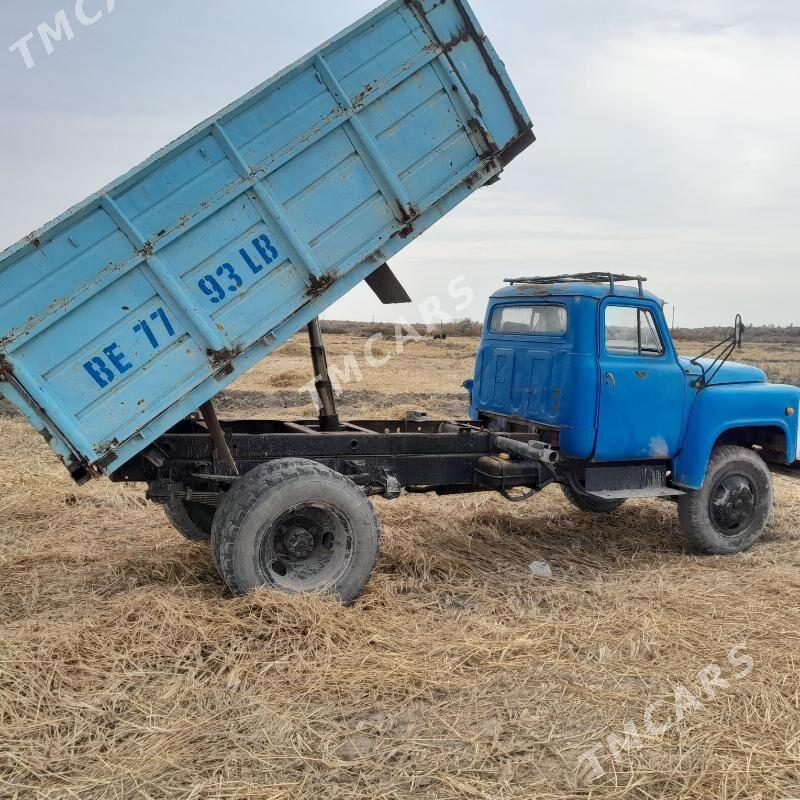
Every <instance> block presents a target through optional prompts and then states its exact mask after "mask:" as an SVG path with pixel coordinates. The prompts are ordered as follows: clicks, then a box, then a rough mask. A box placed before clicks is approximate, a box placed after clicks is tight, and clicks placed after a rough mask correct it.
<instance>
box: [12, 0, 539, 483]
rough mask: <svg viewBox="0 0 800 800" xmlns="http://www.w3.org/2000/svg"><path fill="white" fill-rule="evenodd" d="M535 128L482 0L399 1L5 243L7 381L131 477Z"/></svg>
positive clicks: (75, 440)
mask: <svg viewBox="0 0 800 800" xmlns="http://www.w3.org/2000/svg"><path fill="white" fill-rule="evenodd" d="M456 34H458V35H457V36H456ZM530 127H531V123H530V119H529V118H528V116H527V113H526V112H525V109H524V108H523V107H522V104H521V103H520V102H519V98H518V97H517V96H516V93H515V92H514V91H513V87H511V85H510V82H509V81H508V78H507V76H506V74H505V70H504V68H503V66H502V63H501V62H500V61H499V59H497V56H496V55H495V53H494V51H493V50H492V49H491V46H490V45H489V43H488V41H487V40H486V39H485V36H484V35H483V33H482V31H481V30H480V28H479V27H478V26H477V22H476V21H475V19H474V16H473V15H472V12H471V10H470V9H469V8H468V6H467V5H466V3H465V2H463V0H445V2H426V3H418V2H416V0H409V2H404V1H403V0H392V2H389V3H386V4H385V5H384V6H382V7H381V8H379V9H377V10H376V11H375V12H373V13H372V14H370V15H369V16H368V17H366V18H365V19H363V20H362V21H361V22H360V23H357V24H356V25H354V26H352V27H350V28H348V29H347V30H345V31H344V32H343V33H341V34H340V35H339V36H337V37H336V38H334V39H333V40H331V41H330V42H328V43H327V44H325V45H323V46H322V47H321V48H320V49H318V50H317V51H315V52H313V53H311V54H310V55H309V56H307V57H306V58H304V59H302V60H300V61H298V62H297V63H295V64H294V65H292V66H291V67H289V68H288V69H287V70H285V71H284V72H282V73H281V74H279V75H278V76H276V77H275V78H273V79H272V80H270V81H268V82H267V83H265V84H263V85H262V86H260V87H258V88H257V89H255V90H254V91H253V92H251V93H250V94H248V95H246V96H245V97H243V98H242V99H240V100H239V101H237V102H235V103H234V104H232V105H231V106H229V107H228V108H226V109H224V110H223V111H222V112H220V113H219V114H218V115H216V116H215V117H213V118H212V119H210V120H208V121H206V122H205V123H203V124H201V125H199V126H198V127H197V128H195V129H194V130H193V131H190V132H189V133H188V134H187V135H186V136H184V137H182V138H181V139H179V140H178V141H176V142H175V143H173V144H172V145H170V146H169V147H167V148H165V149H164V150H163V151H161V152H160V153H158V154H157V155H155V156H154V157H153V158H151V159H150V160H148V161H147V162H145V163H144V164H143V165H141V166H140V167H138V168H136V169H134V170H133V171H131V172H130V173H129V174H128V175H126V176H125V177H123V178H121V179H120V180H118V181H116V182H115V183H113V184H111V185H110V186H108V187H106V188H105V189H103V190H102V191H101V192H99V193H98V194H97V195H95V196H93V197H91V198H89V199H88V200H86V201H85V202H84V203H81V204H80V205H78V206H76V207H75V208H74V209H72V210H71V211H69V212H67V213H66V214H65V215H63V216H62V217H60V218H59V219H57V220H55V221H54V222H52V223H51V224H50V225H48V226H46V227H45V228H43V229H42V230H41V231H38V232H37V233H35V234H31V235H30V236H29V237H27V238H26V240H24V241H22V242H20V243H18V244H17V245H15V246H14V247H12V248H10V249H9V250H7V251H6V252H5V253H3V254H2V255H0V281H2V284H3V286H4V291H3V292H2V294H0V390H2V391H3V393H4V394H5V395H6V396H7V397H8V398H9V399H10V400H11V401H12V402H14V403H16V404H18V405H25V406H26V407H25V408H23V411H25V413H27V414H28V415H29V416H32V418H33V419H35V420H36V421H37V427H39V428H40V429H42V430H47V431H49V435H50V436H52V437H53V439H54V441H58V442H59V443H60V445H59V448H55V446H54V449H58V450H59V454H60V455H61V456H62V458H64V460H65V461H66V462H67V464H68V466H69V467H70V468H71V469H73V470H74V471H76V472H77V471H78V470H82V471H85V470H86V468H87V467H91V468H92V470H93V471H95V472H102V471H106V472H110V471H113V470H114V469H116V468H117V467H118V466H120V465H121V464H122V463H124V461H125V460H126V459H127V458H129V457H130V456H132V455H134V454H135V453H136V452H139V451H140V450H142V449H143V448H144V447H145V446H146V445H147V444H148V443H150V442H152V441H153V440H154V439H155V438H156V437H157V436H158V435H160V434H161V433H163V431H164V430H166V427H165V426H166V425H168V424H169V421H170V420H175V419H181V418H182V417H185V416H186V415H188V414H189V413H191V412H192V411H193V410H195V409H196V408H197V407H198V405H200V404H201V403H203V402H205V401H206V400H208V399H210V398H212V397H213V396H214V395H215V394H217V393H218V392H219V391H220V390H221V389H222V388H224V386H225V385H227V384H228V383H230V381H232V380H233V379H235V377H237V376H238V375H239V374H241V372H242V371H243V370H244V369H246V368H247V367H248V366H250V365H251V364H252V363H254V361H255V360H257V359H258V358H261V357H263V356H264V355H265V354H267V353H268V352H271V350H273V349H275V347H277V346H279V345H280V344H281V343H283V342H285V341H286V340H287V339H288V338H289V337H290V336H291V335H292V334H293V333H295V332H296V331H297V330H299V329H300V328H301V327H302V325H303V324H305V323H306V322H307V321H308V320H309V319H311V318H313V316H315V315H316V314H318V313H320V312H321V311H323V310H324V309H325V308H326V307H328V306H329V305H330V304H331V303H333V302H335V301H336V300H337V299H339V298H340V297H341V296H342V295H344V294H345V293H346V292H347V291H349V290H350V289H351V288H352V287H353V286H354V285H356V284H357V283H358V282H360V281H361V280H363V279H364V278H365V277H367V276H368V275H369V274H370V273H371V272H372V271H374V270H375V269H376V268H377V267H379V266H380V265H381V264H382V263H384V261H386V260H387V259H388V258H390V257H391V256H393V255H394V254H396V253H397V252H398V251H399V250H401V249H402V248H403V247H404V246H405V245H406V244H408V243H409V242H410V241H411V240H413V239H414V238H415V237H416V236H418V235H420V234H421V233H422V232H423V231H424V230H426V229H427V228H428V227H429V226H430V225H432V224H433V223H434V222H436V221H437V220H438V219H439V218H441V216H443V215H444V214H445V213H447V212H448V211H449V210H450V209H452V208H453V207H454V206H455V205H456V204H457V203H458V202H460V201H461V200H463V199H464V198H466V197H467V196H468V195H469V194H470V193H472V192H473V191H475V190H476V189H477V188H479V187H480V186H482V185H484V184H485V183H487V182H489V181H491V180H493V179H494V178H495V177H496V176H497V175H498V174H499V173H500V172H501V171H502V168H503V164H504V163H506V162H507V161H508V160H509V159H510V157H513V155H514V154H516V152H517V151H518V150H520V149H521V148H524V147H525V146H527V145H528V144H530V143H531V142H532V140H533V137H532V134H531V132H530ZM3 375H5V376H6V377H7V378H10V377H12V376H13V380H14V382H15V383H16V384H18V385H19V387H21V388H22V389H23V392H22V393H20V392H19V391H15V390H13V391H12V389H11V388H7V389H6V388H3V387H4V383H3V382H2V376H3ZM8 386H9V387H10V384H9V385H8ZM26 398H27V399H26ZM65 449H66V451H67V454H66V455H65V453H64V452H63V451H64V450H65Z"/></svg>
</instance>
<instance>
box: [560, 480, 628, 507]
mask: <svg viewBox="0 0 800 800" xmlns="http://www.w3.org/2000/svg"><path fill="white" fill-rule="evenodd" d="M561 491H562V492H564V497H566V498H567V500H569V501H570V503H572V505H574V506H575V508H579V509H580V510H581V511H587V512H588V513H590V514H610V513H612V512H613V511H616V510H617V509H618V508H619V507H620V506H621V505H622V504H623V503H624V502H625V501H624V500H604V499H603V498H602V497H594V496H593V495H591V494H587V493H586V492H579V491H578V490H577V489H575V487H574V486H572V485H571V484H566V483H562V484H561Z"/></svg>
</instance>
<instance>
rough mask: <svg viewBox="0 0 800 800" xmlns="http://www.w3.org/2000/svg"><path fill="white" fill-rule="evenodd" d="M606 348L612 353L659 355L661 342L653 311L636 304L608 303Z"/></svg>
mask: <svg viewBox="0 0 800 800" xmlns="http://www.w3.org/2000/svg"><path fill="white" fill-rule="evenodd" d="M605 333H606V351H607V352H609V353H611V354H612V355H641V356H660V355H663V354H664V343H663V342H662V341H661V336H660V334H659V332H658V327H657V326H656V321H655V318H654V317H653V312H652V311H649V310H648V309H646V308H637V307H635V306H607V307H606V317H605Z"/></svg>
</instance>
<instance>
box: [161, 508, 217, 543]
mask: <svg viewBox="0 0 800 800" xmlns="http://www.w3.org/2000/svg"><path fill="white" fill-rule="evenodd" d="M215 510H216V509H214V508H213V507H212V506H204V505H202V504H201V503H187V502H186V501H185V500H184V499H183V498H181V497H173V498H172V499H171V500H170V501H169V502H168V503H167V504H166V505H165V506H164V513H165V514H166V516H167V519H168V520H169V521H170V524H171V525H172V527H173V528H175V530H176V531H178V533H179V534H180V535H181V536H183V537H184V538H185V539H189V540H190V541H192V542H207V541H208V540H209V539H210V538H211V526H212V524H213V522H214V513H215Z"/></svg>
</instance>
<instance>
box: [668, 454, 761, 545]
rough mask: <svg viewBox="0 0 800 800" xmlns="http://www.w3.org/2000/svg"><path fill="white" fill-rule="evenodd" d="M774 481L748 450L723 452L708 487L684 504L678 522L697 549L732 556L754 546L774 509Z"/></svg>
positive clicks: (714, 461) (711, 465)
mask: <svg viewBox="0 0 800 800" xmlns="http://www.w3.org/2000/svg"><path fill="white" fill-rule="evenodd" d="M772 499H773V490H772V476H771V475H770V472H769V469H768V468H767V465H766V464H765V463H764V462H763V461H762V459H761V458H760V457H759V456H758V455H757V454H756V453H754V452H753V451H752V450H748V449H747V448H745V447H733V446H725V447H718V448H717V449H716V450H714V452H713V453H712V454H711V458H710V459H709V462H708V469H707V470H706V478H705V481H704V482H703V487H702V488H701V489H699V490H698V491H696V492H690V493H689V494H686V495H684V496H683V497H681V498H680V500H679V501H678V518H679V519H680V523H681V527H682V528H683V532H684V534H685V536H686V539H687V541H688V543H689V545H690V547H691V548H692V549H693V550H696V551H697V552H700V553H707V554H709V555H732V554H733V553H741V552H742V551H744V550H747V549H749V548H750V547H752V546H753V545H754V544H755V542H756V541H757V539H758V537H759V536H760V535H761V533H762V531H763V530H764V528H765V527H766V525H767V521H768V520H769V515H770V511H771V510H772Z"/></svg>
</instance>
